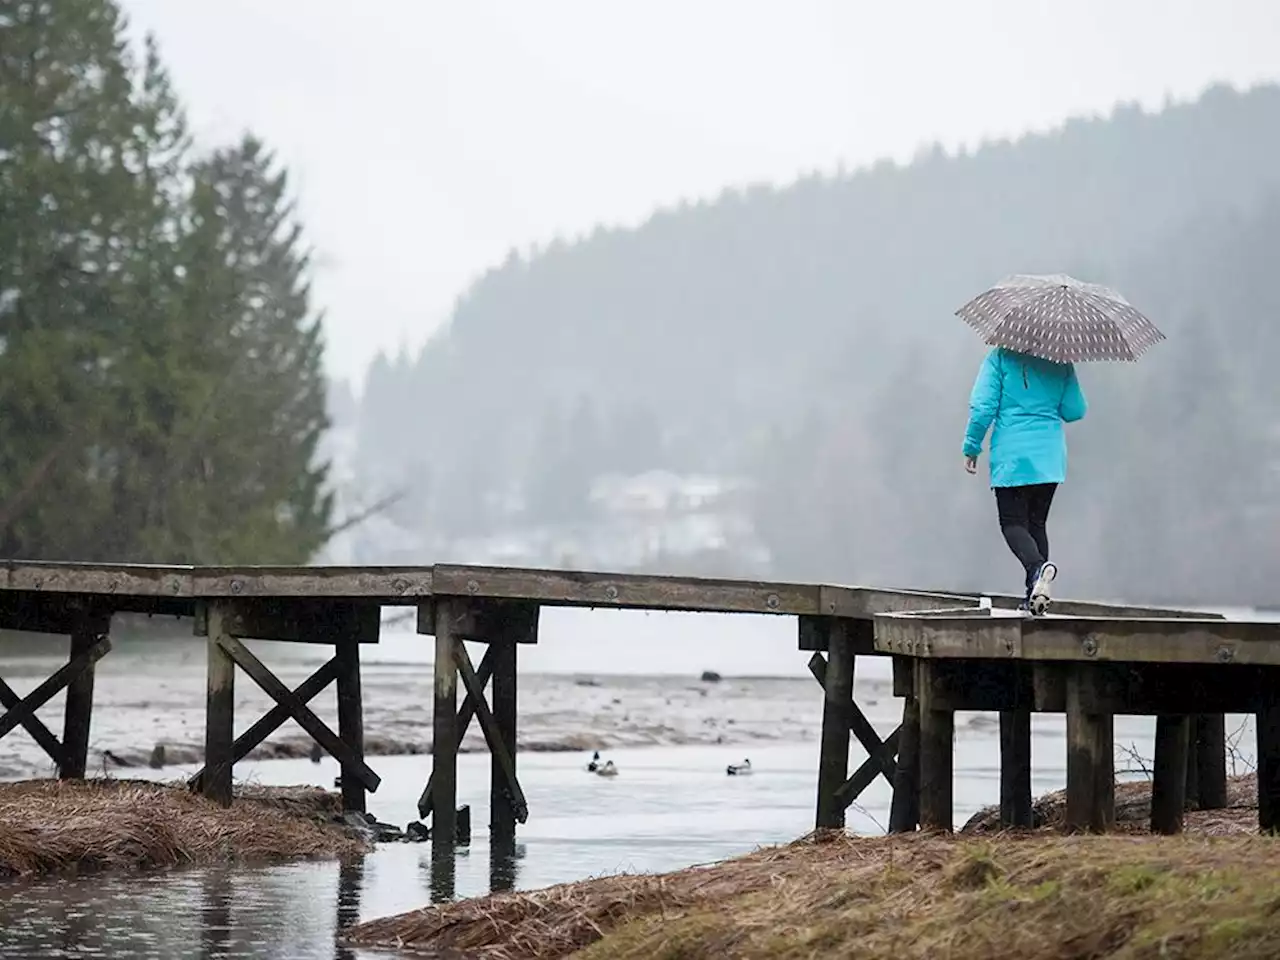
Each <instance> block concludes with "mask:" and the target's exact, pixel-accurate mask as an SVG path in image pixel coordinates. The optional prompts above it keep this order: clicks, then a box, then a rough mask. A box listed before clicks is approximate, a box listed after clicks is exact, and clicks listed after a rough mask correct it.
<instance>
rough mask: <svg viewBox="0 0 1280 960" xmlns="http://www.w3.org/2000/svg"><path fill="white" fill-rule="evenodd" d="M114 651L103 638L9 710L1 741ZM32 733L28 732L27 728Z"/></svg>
mask: <svg viewBox="0 0 1280 960" xmlns="http://www.w3.org/2000/svg"><path fill="white" fill-rule="evenodd" d="M110 650H111V640H110V638H109V637H105V636H104V637H100V638H99V639H98V640H97V642H96V643H94V644H93V646H91V647H90V648H89V649H88V650H85V651H83V652H81V653H80V654H79V655H77V656H76V657H75V658H74V659H72V660H71V661H70V662H69V663H64V664H63V665H62V666H61V667H59V668H58V669H57V670H55V671H54V673H53V675H52V676H51V677H49V679H47V680H45V681H44V682H43V683H41V684H40V685H39V686H37V687H36V688H35V689H34V690H32V691H31V692H30V693H28V694H27V695H26V696H25V697H23V698H22V699H21V700H20V701H18V702H17V703H15V704H14V705H13V706H12V707H10V708H9V709H8V711H7V712H6V713H5V715H4V716H2V717H0V737H4V736H6V735H7V734H8V733H9V732H10V731H11V730H13V729H14V728H15V727H19V726H22V727H26V726H27V723H28V721H30V720H31V719H33V718H34V717H35V714H36V711H37V710H39V709H40V708H41V707H43V706H44V705H45V704H46V703H48V702H49V701H50V700H52V699H53V698H54V697H55V696H57V695H58V693H59V692H60V691H61V690H62V688H63V687H65V686H66V685H67V684H68V683H70V682H71V681H72V680H74V679H75V678H76V677H78V676H79V675H80V672H81V671H82V670H84V669H85V668H86V667H88V666H89V665H90V664H92V663H96V662H97V661H99V660H101V659H102V658H103V657H105V656H106V655H107V654H108V653H109V652H110ZM28 729H29V728H28Z"/></svg>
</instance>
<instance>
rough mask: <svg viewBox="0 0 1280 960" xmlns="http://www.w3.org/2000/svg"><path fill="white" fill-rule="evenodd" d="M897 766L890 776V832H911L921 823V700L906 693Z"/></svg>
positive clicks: (913, 694)
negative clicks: (891, 796)
mask: <svg viewBox="0 0 1280 960" xmlns="http://www.w3.org/2000/svg"><path fill="white" fill-rule="evenodd" d="M898 729H900V730H901V731H902V734H901V736H900V737H899V738H898V767H897V770H896V771H895V772H894V777H893V802H892V804H891V805H890V807H889V832H890V833H910V832H911V831H913V830H915V828H916V826H917V825H918V824H919V823H920V702H919V701H918V700H917V699H916V696H915V693H914V692H912V693H909V694H907V696H906V697H905V698H904V699H903V702H902V726H901V727H899V728H898Z"/></svg>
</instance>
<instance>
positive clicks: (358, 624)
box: [196, 597, 382, 644]
mask: <svg viewBox="0 0 1280 960" xmlns="http://www.w3.org/2000/svg"><path fill="white" fill-rule="evenodd" d="M224 603H225V608H224V611H225V612H224V619H223V628H224V629H225V630H226V632H227V633H228V634H229V635H230V636H233V637H237V638H240V639H252V640H274V641H279V642H284V643H323V644H331V643H333V638H334V637H350V638H352V639H353V640H354V641H355V642H356V643H377V642H378V636H379V632H380V629H381V620H382V611H381V608H380V607H379V606H378V604H377V603H374V602H370V601H365V602H350V601H345V602H335V601H333V600H317V599H314V598H312V599H308V600H299V599H296V598H291V597H251V598H248V599H236V600H229V601H224ZM203 629H204V625H203V623H202V620H201V618H197V620H196V634H197V635H200V634H201V633H202V632H203Z"/></svg>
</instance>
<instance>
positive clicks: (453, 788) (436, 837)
mask: <svg viewBox="0 0 1280 960" xmlns="http://www.w3.org/2000/svg"><path fill="white" fill-rule="evenodd" d="M465 615H466V608H465V601H456V600H451V599H442V600H440V601H439V602H438V603H437V604H436V623H435V630H436V633H435V636H436V652H435V666H434V673H435V703H434V708H433V710H432V740H431V808H432V809H431V817H432V824H431V860H432V876H433V878H434V876H435V874H436V871H437V870H441V869H443V865H444V864H445V862H446V861H447V863H448V866H449V876H450V877H452V869H453V853H454V842H455V839H456V838H455V833H456V832H457V828H458V809H457V808H458V739H459V737H458V712H457V710H458V667H457V661H456V660H455V659H454V657H455V654H454V648H455V647H457V646H458V645H459V644H461V643H462V641H461V640H457V639H455V636H454V623H455V621H456V620H458V619H460V618H461V617H464V616H465ZM474 706H475V707H476V709H479V703H478V702H477V703H476V704H475V705H474Z"/></svg>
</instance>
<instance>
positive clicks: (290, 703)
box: [209, 630, 382, 793]
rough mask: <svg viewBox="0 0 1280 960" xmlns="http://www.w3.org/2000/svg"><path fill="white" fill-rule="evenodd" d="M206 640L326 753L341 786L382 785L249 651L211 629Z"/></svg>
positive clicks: (361, 759) (326, 726)
mask: <svg viewBox="0 0 1280 960" xmlns="http://www.w3.org/2000/svg"><path fill="white" fill-rule="evenodd" d="M209 639H210V640H213V641H216V643H217V644H218V645H219V646H221V647H222V649H223V650H225V651H226V652H227V653H228V654H229V655H230V657H231V659H232V660H234V661H235V662H236V663H237V664H238V665H239V667H240V669H241V670H243V671H244V672H245V673H247V674H248V675H249V678H250V679H251V680H252V681H253V682H254V683H256V684H257V685H258V686H259V687H261V688H262V691H263V692H264V693H266V694H267V696H269V697H271V699H272V700H274V701H275V702H276V703H278V704H279V705H280V706H282V707H284V708H285V709H286V710H288V711H289V716H290V717H292V718H293V719H294V720H295V721H296V722H297V724H298V726H300V727H302V729H303V730H305V731H307V733H309V734H311V737H312V739H313V740H315V741H316V743H318V744H320V746H322V747H324V749H325V750H327V751H328V752H329V755H330V756H331V757H333V758H334V759H335V760H337V761H338V763H339V764H341V765H342V779H343V782H344V783H345V782H346V780H347V778H348V777H352V776H354V777H356V778H357V779H358V780H359V781H360V783H362V784H363V785H364V787H365V789H366V790H368V791H369V792H371V793H372V792H374V791H376V790H377V789H378V784H380V783H381V782H382V778H381V777H379V776H378V775H377V774H376V773H374V772H373V770H372V769H371V768H370V767H369V765H368V764H367V763H365V762H364V759H363V758H362V757H359V756H357V755H356V752H355V751H354V750H353V749H352V748H351V747H349V746H348V745H347V744H345V743H343V742H342V740H341V739H339V737H338V735H337V734H336V733H334V732H333V731H332V730H330V729H329V727H328V725H327V724H326V723H325V722H324V721H323V720H321V719H320V718H319V717H317V716H316V715H315V714H314V713H313V712H312V711H311V708H310V707H308V706H307V705H306V704H305V703H303V702H302V701H301V700H300V699H298V697H297V695H296V694H294V692H293V691H292V690H290V689H289V688H288V687H286V686H285V685H284V684H283V683H282V682H281V681H280V679H279V678H278V677H277V676H276V675H275V674H274V673H272V672H271V670H270V669H268V668H267V666H266V665H265V664H264V663H263V662H262V661H261V660H259V659H258V658H257V657H256V656H255V655H254V654H253V651H251V650H250V649H249V648H248V647H246V646H245V645H244V644H243V643H241V642H240V641H239V640H237V639H236V638H235V637H233V636H230V635H229V634H227V633H225V632H222V633H220V634H219V635H218V636H216V637H215V636H214V634H213V632H212V630H211V631H210V636H209ZM341 671H342V664H339V677H341Z"/></svg>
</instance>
